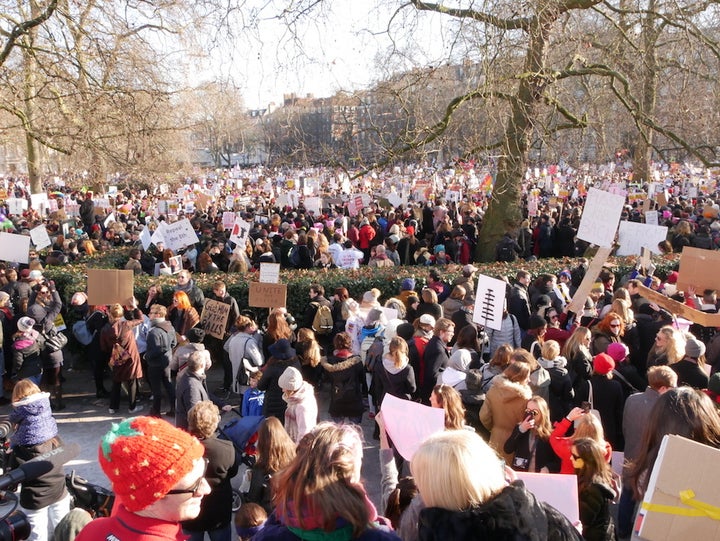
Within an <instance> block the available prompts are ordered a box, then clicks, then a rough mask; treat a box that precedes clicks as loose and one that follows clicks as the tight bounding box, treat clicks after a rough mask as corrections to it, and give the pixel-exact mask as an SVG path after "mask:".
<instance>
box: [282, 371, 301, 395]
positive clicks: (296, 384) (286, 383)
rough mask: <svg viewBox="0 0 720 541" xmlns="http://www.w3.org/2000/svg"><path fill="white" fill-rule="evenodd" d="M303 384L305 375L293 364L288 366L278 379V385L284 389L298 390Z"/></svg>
mask: <svg viewBox="0 0 720 541" xmlns="http://www.w3.org/2000/svg"><path fill="white" fill-rule="evenodd" d="M302 384H303V377H302V374H301V373H300V370H298V369H297V368H294V367H292V366H288V367H287V368H286V369H285V372H283V373H282V374H281V375H280V378H279V379H278V385H279V386H280V388H281V389H282V390H283V391H297V390H298V389H300V387H302Z"/></svg>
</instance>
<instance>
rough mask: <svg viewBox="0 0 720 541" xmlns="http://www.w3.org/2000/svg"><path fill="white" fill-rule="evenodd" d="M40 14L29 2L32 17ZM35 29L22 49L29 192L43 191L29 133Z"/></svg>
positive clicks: (32, 2)
mask: <svg viewBox="0 0 720 541" xmlns="http://www.w3.org/2000/svg"><path fill="white" fill-rule="evenodd" d="M39 14H40V9H39V8H38V5H37V2H35V1H34V0H33V1H31V2H30V15H31V17H32V18H33V19H34V18H36V17H37V16H38V15H39ZM36 35H37V30H36V29H35V28H33V29H31V30H29V31H28V33H27V35H26V36H25V38H24V41H25V45H26V47H25V48H24V49H23V84H24V88H23V97H24V98H25V103H24V108H23V109H24V110H23V113H24V115H25V126H24V127H25V149H26V150H25V153H26V160H27V161H26V163H27V171H28V178H29V180H30V193H41V192H42V191H43V187H42V181H41V179H40V155H39V153H38V149H37V141H35V139H34V138H33V137H32V135H31V133H32V130H33V129H34V117H35V112H34V110H35V108H34V106H33V100H34V99H35V91H36V88H35V87H36V84H35V79H36V76H37V61H36V60H35V55H34V54H32V52H31V51H32V50H33V43H34V41H35V36H36Z"/></svg>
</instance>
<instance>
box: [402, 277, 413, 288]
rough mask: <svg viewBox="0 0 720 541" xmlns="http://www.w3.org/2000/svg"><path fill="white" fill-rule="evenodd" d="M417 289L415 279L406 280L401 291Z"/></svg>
mask: <svg viewBox="0 0 720 541" xmlns="http://www.w3.org/2000/svg"><path fill="white" fill-rule="evenodd" d="M414 289H415V279H414V278H405V279H404V280H403V281H402V283H401V284H400V290H401V291H412V290H414Z"/></svg>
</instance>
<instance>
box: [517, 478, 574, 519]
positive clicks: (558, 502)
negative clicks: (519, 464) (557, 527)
mask: <svg viewBox="0 0 720 541" xmlns="http://www.w3.org/2000/svg"><path fill="white" fill-rule="evenodd" d="M515 475H517V478H518V479H520V480H521V481H522V482H523V483H525V488H527V489H528V490H529V491H530V492H532V493H533V494H534V495H535V497H536V498H537V499H538V500H539V501H541V502H545V503H548V504H550V505H552V506H553V507H554V508H555V509H557V510H558V511H560V512H561V513H562V514H563V515H565V517H567V519H568V520H569V521H570V522H571V523H572V524H573V525H575V526H577V525H578V524H580V509H579V508H578V486H577V476H576V475H567V474H561V473H532V472H520V471H519V472H515Z"/></svg>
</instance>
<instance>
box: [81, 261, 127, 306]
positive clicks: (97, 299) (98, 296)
mask: <svg viewBox="0 0 720 541" xmlns="http://www.w3.org/2000/svg"><path fill="white" fill-rule="evenodd" d="M87 295H88V304H114V303H120V304H122V305H124V306H125V305H129V304H130V303H131V301H132V298H133V295H134V292H133V271H131V270H109V269H88V270H87Z"/></svg>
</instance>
